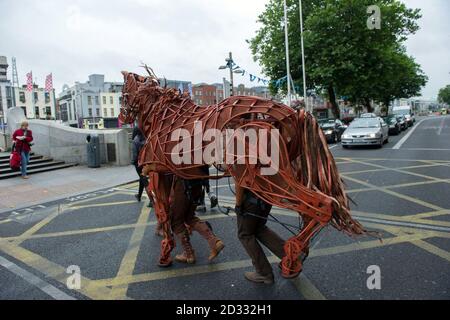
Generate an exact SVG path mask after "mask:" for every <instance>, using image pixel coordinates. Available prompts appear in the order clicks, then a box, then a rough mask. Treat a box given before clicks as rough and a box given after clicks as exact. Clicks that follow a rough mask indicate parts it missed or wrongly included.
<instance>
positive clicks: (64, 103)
mask: <svg viewBox="0 0 450 320" xmlns="http://www.w3.org/2000/svg"><path fill="white" fill-rule="evenodd" d="M122 88H123V83H119V82H105V76H104V75H101V74H92V75H90V76H89V80H88V81H87V82H84V83H80V82H76V83H75V85H74V86H72V87H69V86H67V85H65V86H64V87H63V91H62V92H61V93H60V94H59V98H58V105H59V110H60V114H61V120H62V122H63V123H65V124H67V125H70V126H72V127H79V128H83V127H89V128H102V127H106V128H115V127H117V126H118V125H119V124H118V116H119V112H120V105H121V103H122Z"/></svg>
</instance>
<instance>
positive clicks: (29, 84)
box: [27, 71, 33, 91]
mask: <svg viewBox="0 0 450 320" xmlns="http://www.w3.org/2000/svg"><path fill="white" fill-rule="evenodd" d="M27 91H33V71H30V72H29V73H27Z"/></svg>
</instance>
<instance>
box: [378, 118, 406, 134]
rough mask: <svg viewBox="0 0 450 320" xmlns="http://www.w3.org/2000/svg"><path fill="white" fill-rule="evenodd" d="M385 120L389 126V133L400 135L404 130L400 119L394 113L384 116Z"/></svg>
mask: <svg viewBox="0 0 450 320" xmlns="http://www.w3.org/2000/svg"><path fill="white" fill-rule="evenodd" d="M383 120H384V122H386V124H387V125H388V126H389V134H395V135H398V134H400V132H402V128H401V125H400V121H399V119H398V118H397V117H396V116H394V115H389V116H387V117H384V118H383Z"/></svg>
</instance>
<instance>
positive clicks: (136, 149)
mask: <svg viewBox="0 0 450 320" xmlns="http://www.w3.org/2000/svg"><path fill="white" fill-rule="evenodd" d="M132 139H133V146H132V163H133V165H134V168H135V169H136V173H137V174H138V176H139V190H138V193H137V194H136V195H135V197H136V199H137V201H138V202H141V198H142V193H143V192H144V189H145V188H146V187H147V186H148V180H147V177H144V176H143V175H142V166H140V165H139V154H140V152H141V150H142V147H143V146H144V144H145V137H144V135H143V134H142V131H141V130H140V129H139V128H138V127H135V128H134V129H133V135H132ZM150 200H151V199H150Z"/></svg>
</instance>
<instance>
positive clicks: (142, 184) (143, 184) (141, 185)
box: [134, 165, 148, 198]
mask: <svg viewBox="0 0 450 320" xmlns="http://www.w3.org/2000/svg"><path fill="white" fill-rule="evenodd" d="M134 168H135V169H136V172H137V174H138V175H139V191H138V195H139V198H141V197H142V193H143V192H144V189H145V188H146V187H147V186H148V180H147V177H143V176H142V167H139V166H138V165H134Z"/></svg>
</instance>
